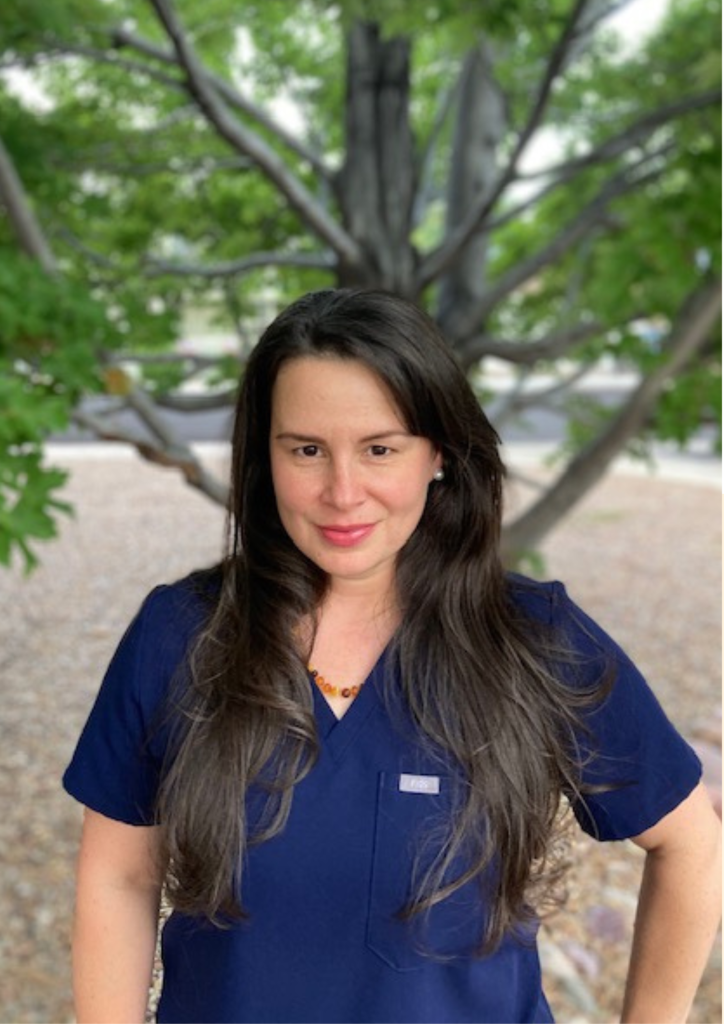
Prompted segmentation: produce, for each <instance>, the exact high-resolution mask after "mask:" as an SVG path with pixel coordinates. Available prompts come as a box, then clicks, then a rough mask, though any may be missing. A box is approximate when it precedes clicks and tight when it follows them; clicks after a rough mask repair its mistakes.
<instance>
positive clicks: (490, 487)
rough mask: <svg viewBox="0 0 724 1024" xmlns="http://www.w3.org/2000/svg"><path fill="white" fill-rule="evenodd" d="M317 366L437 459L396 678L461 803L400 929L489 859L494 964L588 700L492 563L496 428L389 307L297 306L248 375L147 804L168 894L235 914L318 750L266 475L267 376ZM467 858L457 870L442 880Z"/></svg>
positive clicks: (531, 875)
mask: <svg viewBox="0 0 724 1024" xmlns="http://www.w3.org/2000/svg"><path fill="white" fill-rule="evenodd" d="M309 355H315V356H320V355H331V356H334V357H337V358H342V359H353V360H359V361H360V362H361V363H363V364H365V365H366V366H367V367H369V368H370V369H372V370H373V371H374V372H375V373H376V374H377V375H378V376H379V378H380V379H381V380H382V381H383V382H384V383H385V385H386V386H387V388H388V389H389V391H390V392H391V394H392V396H393V398H394V400H395V402H396V405H397V407H398V409H399V412H400V415H401V417H402V419H403V421H404V422H405V424H406V426H407V428H408V429H409V430H410V431H411V433H413V434H415V435H418V436H421V437H426V438H428V439H429V440H430V441H431V442H432V443H433V445H434V446H435V447H436V448H437V449H438V450H439V451H441V452H442V455H443V462H444V467H445V480H444V484H442V485H440V486H434V487H432V488H430V491H429V495H428V499H427V504H426V507H425V510H424V512H423V515H422V518H421V520H420V523H419V524H418V526H417V528H416V530H415V532H414V533H413V535H412V536H411V538H410V539H409V541H408V542H407V544H406V545H405V547H404V548H403V549H402V551H401V552H400V554H399V556H398V564H397V585H398V593H399V599H400V602H401V606H402V611H403V617H402V624H401V625H400V627H399V628H398V630H397V632H396V634H395V637H394V638H393V641H392V644H391V655H390V663H391V664H394V666H395V668H396V671H397V677H398V678H399V679H400V680H401V685H402V691H403V694H404V698H405V700H406V702H407V706H408V707H409V709H410V711H411V713H412V715H413V717H414V720H415V721H416V723H417V725H418V727H419V730H420V733H421V736H422V737H423V738H424V740H425V742H426V743H427V744H428V745H429V748H430V749H431V750H435V751H438V752H440V753H441V754H442V755H443V756H445V757H448V758H451V759H453V761H454V763H456V764H457V766H458V767H459V769H460V775H461V777H462V778H463V779H464V786H463V789H462V796H461V798H460V799H459V800H458V801H457V802H456V805H455V809H454V812H453V815H452V818H451V821H450V823H449V830H448V835H447V837H446V839H445V841H444V842H443V844H442V848H441V851H440V853H439V856H437V858H436V859H435V862H434V863H433V865H432V867H431V868H430V870H429V871H428V872H427V873H426V875H425V877H424V878H422V879H421V880H419V885H418V890H417V894H416V895H415V897H414V898H413V899H412V901H411V902H410V904H409V906H408V907H407V908H405V911H404V912H405V913H406V914H408V915H412V914H415V913H417V912H419V911H423V910H425V909H428V908H430V907H432V906H433V905H434V904H435V903H436V902H438V901H440V900H441V899H444V898H445V896H446V895H447V894H448V893H449V892H451V891H453V890H454V889H456V888H457V887H459V886H460V885H462V884H464V883H465V882H466V881H468V880H469V879H471V878H478V879H480V880H481V884H482V879H483V875H484V874H485V872H486V869H487V868H488V867H489V866H490V865H491V863H493V862H495V864H496V871H495V877H496V888H495V892H494V895H493V906H492V910H491V913H490V914H489V916H488V920H487V925H486V931H485V934H484V935H482V936H481V946H480V948H481V950H483V951H488V950H490V949H493V948H494V947H495V946H496V945H497V944H498V942H499V941H500V940H501V939H502V937H503V935H504V934H505V933H506V932H507V931H508V930H509V929H511V928H513V927H515V926H516V925H517V924H519V923H521V922H523V921H524V920H525V919H526V917H527V916H529V915H530V913H531V912H532V911H531V904H530V900H531V887H532V883H533V882H536V881H539V882H540V881H541V880H543V881H544V882H546V881H548V882H550V880H551V878H552V872H551V871H549V870H548V869H547V867H546V854H547V851H548V850H549V848H550V845H551V840H552V838H553V837H554V835H555V823H556V815H557V811H558V806H559V802H560V798H561V795H562V794H563V793H564V792H571V791H574V792H575V791H576V789H577V787H578V786H579V776H580V765H579V764H578V763H577V760H576V755H575V744H574V743H573V742H572V737H573V735H574V730H575V729H576V728H577V727H578V725H579V723H578V714H579V710H580V707H581V706H583V705H584V704H585V703H586V702H587V701H590V700H592V699H593V696H592V693H591V692H588V691H585V692H584V691H578V692H576V695H575V696H574V695H573V693H574V691H572V689H571V687H570V686H568V685H566V684H565V683H564V681H563V680H562V679H561V678H560V675H561V673H560V672H559V671H558V670H557V669H556V665H557V664H560V663H561V659H564V660H565V654H564V653H562V649H561V648H560V646H558V640H557V639H556V638H555V637H552V636H551V635H550V633H549V632H547V631H546V628H545V626H544V624H542V623H535V622H533V621H528V620H525V621H524V620H523V619H522V618H521V616H520V615H519V614H518V613H517V612H516V611H515V605H514V603H513V601H512V600H511V592H510V585H509V582H508V581H507V579H506V575H505V573H504V570H503V567H502V565H501V561H500V555H499V541H500V528H501V515H502V488H503V478H504V467H503V464H502V462H501V459H500V455H499V450H498V449H499V439H498V437H497V435H496V432H495V430H494V429H493V427H492V426H491V424H490V423H489V421H488V420H487V418H486V416H485V414H484V413H483V411H482V410H481V408H480V405H479V403H478V401H477V399H476V398H475V396H474V394H473V392H472V390H471V388H470V386H469V384H468V382H467V379H466V377H465V375H464V374H463V372H462V371H461V369H460V367H459V366H458V364H457V362H456V361H455V359H454V358H453V356H452V354H451V352H450V350H449V348H448V346H447V344H446V342H445V340H444V338H443V337H442V336H441V334H440V332H439V330H438V328H437V326H436V325H435V323H434V321H432V320H431V319H430V318H429V317H428V316H427V315H426V314H425V313H424V312H422V311H421V310H420V309H418V308H417V307H416V306H414V305H412V304H411V303H408V302H406V301H404V300H402V299H399V298H397V297H394V296H392V295H388V294H386V293H383V292H376V291H362V290H360V291H358V290H350V289H341V290H326V291H320V292H315V293H312V294H309V295H307V296H305V297H303V298H301V299H299V300H298V301H297V302H295V303H293V304H292V305H291V306H290V307H288V308H287V309H286V310H285V311H284V312H282V313H281V314H280V316H279V317H278V318H277V319H276V320H275V321H274V322H273V323H272V324H271V325H270V326H269V327H268V328H267V330H266V331H265V332H264V334H263V336H262V338H261V340H260V342H259V344H258V345H257V347H256V348H255V350H254V352H253V353H252V355H251V357H250V360H249V363H248V365H247V368H246V372H245V375H244V380H243V382H242V386H241V389H240V393H239V400H238V406H237V412H236V420H235V427H234V434H233V447H232V481H231V508H230V514H229V536H228V550H227V554H226V556H225V558H224V560H223V563H222V566H221V589H220V593H219V595H218V598H215V599H214V601H213V602H212V606H211V608H210V612H209V616H208V619H207V621H206V623H205V626H204V628H203V629H202V631H201V632H200V634H199V636H198V637H197V640H196V642H195V646H194V649H193V651H192V654H191V657H190V659H189V664H188V666H187V671H186V673H185V679H184V685H183V687H182V688H181V689H180V692H179V695H178V696H177V698H176V704H175V714H176V723H177V740H176V742H175V744H174V745H173V749H172V753H173V756H172V758H171V759H170V763H169V766H168V769H167V771H166V772H165V775H164V778H163V781H162V785H161V790H160V796H159V802H158V815H159V821H160V822H161V823H162V824H163V827H164V835H165V842H166V847H167V853H168V855H169V858H170V864H171V870H170V877H169V884H168V891H169V897H170V900H171V903H172V905H174V906H175V907H176V908H178V909H180V910H182V911H185V912H188V913H194V914H204V915H206V916H208V917H209V918H210V919H211V920H212V921H215V922H217V923H221V922H223V921H224V919H226V918H233V917H235V916H238V915H239V914H240V913H243V911H242V905H243V904H242V894H243V886H242V865H243V862H244V856H243V854H244V850H245V849H246V847H247V846H248V845H249V844H252V843H257V842H262V841H264V840H265V839H267V838H269V837H270V836H272V835H274V834H276V833H278V832H279V831H280V830H281V829H282V828H283V827H284V824H285V821H286V819H287V816H288V814H289V809H290V806H291V801H292V799H293V791H294V785H295V783H296V782H298V781H299V780H300V779H301V778H303V777H304V775H305V774H306V773H307V772H308V771H309V770H310V768H311V767H312V765H313V763H314V759H315V756H316V753H317V739H316V734H315V723H314V716H313V710H312V693H311V688H310V684H309V679H308V676H307V672H306V668H305V664H306V654H307V653H308V652H305V651H300V650H299V648H298V646H297V645H296V644H295V642H294V639H293V638H294V636H295V627H296V626H297V625H298V623H299V622H300V621H301V620H302V619H303V618H305V617H308V616H310V613H312V612H313V611H314V610H315V608H317V606H318V604H319V602H320V600H321V598H322V597H323V595H324V592H325V587H326V578H325V575H324V573H323V572H322V571H321V570H320V569H319V568H318V567H317V566H316V565H314V564H313V563H312V562H310V561H309V560H308V559H307V558H306V557H305V556H304V555H303V554H302V553H301V552H300V551H299V550H298V549H297V548H296V547H295V546H294V545H293V543H292V542H291V540H290V539H289V537H288V536H287V534H286V532H285V530H284V528H283V526H282V524H281V522H280V519H279V515H278V513H277V508H276V501H275V497H274V489H273V485H272V477H271V469H270V460H269V430H270V421H271V403H272V389H273V386H274V382H275V380H276V377H277V374H278V373H279V369H280V367H281V366H282V365H283V364H284V363H285V362H286V361H287V360H289V359H292V358H297V357H300V356H309ZM252 784H256V785H261V786H262V787H263V788H264V789H265V790H266V793H267V801H266V811H265V813H264V814H263V815H262V819H261V822H260V823H258V824H257V825H256V826H255V828H254V830H253V831H252V827H251V825H250V824H249V822H248V821H247V820H246V817H245V812H244V805H245V795H246V794H247V792H248V790H249V787H250V786H251V785H252ZM461 856H463V857H464V862H465V864H466V865H467V867H466V870H465V871H464V872H463V873H462V874H461V873H460V872H458V873H457V877H454V878H452V880H451V868H452V867H453V866H454V865H456V864H459V863H460V862H461V861H460V858H461ZM543 888H544V889H545V886H543Z"/></svg>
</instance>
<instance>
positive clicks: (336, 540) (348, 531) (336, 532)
mask: <svg viewBox="0 0 724 1024" xmlns="http://www.w3.org/2000/svg"><path fill="white" fill-rule="evenodd" d="M374 528H375V523H363V524H361V525H359V526H319V527H317V529H318V530H319V532H320V533H321V534H322V536H323V537H324V539H325V540H326V541H328V542H329V543H330V544H334V545H335V547H338V548H352V547H354V546H355V544H361V543H362V541H363V540H364V539H365V538H366V537H369V535H370V534H371V533H372V531H373V530H374Z"/></svg>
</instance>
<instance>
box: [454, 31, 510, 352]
mask: <svg viewBox="0 0 724 1024" xmlns="http://www.w3.org/2000/svg"><path fill="white" fill-rule="evenodd" d="M504 131H505V102H504V99H503V96H502V93H501V91H500V89H499V87H498V85H497V83H496V81H495V78H494V75H493V61H492V55H491V52H490V47H489V46H488V45H487V43H485V42H481V44H480V45H479V46H476V47H475V48H474V49H473V50H471V51H470V52H469V53H468V55H467V57H466V59H465V63H464V65H463V70H462V73H461V79H460V89H459V92H458V105H457V113H456V118H455V133H454V138H453V146H452V154H451V157H450V175H449V178H448V193H447V218H446V225H445V227H446V234H447V235H450V234H451V233H452V232H453V231H454V230H455V228H457V227H458V226H459V225H460V224H461V223H462V222H463V221H464V220H465V218H466V217H467V215H468V213H469V212H470V209H471V207H473V206H474V205H475V204H476V203H478V202H480V201H481V200H484V199H485V198H486V197H487V196H489V195H491V194H492V191H493V189H494V187H495V184H496V179H497V176H498V166H497V159H496V154H497V153H498V151H499V147H500V142H501V139H502V137H503V133H504ZM487 254H488V239H487V236H486V234H485V233H483V232H478V233H477V234H476V235H474V236H473V237H472V238H471V240H470V241H469V242H468V243H467V245H466V246H465V247H464V248H463V249H462V250H461V252H460V254H459V255H458V257H457V258H456V260H455V262H454V264H453V265H452V267H451V268H450V270H449V271H448V272H447V273H446V274H445V275H444V277H442V278H441V280H440V294H439V300H438V316H437V319H438V322H439V323H440V326H441V327H442V329H443V331H444V332H445V334H446V335H447V336H448V338H450V340H451V341H452V342H453V344H455V343H457V342H459V341H462V339H463V336H464V333H465V328H464V326H463V325H467V324H468V323H469V321H470V318H471V312H473V311H474V310H475V309H476V308H477V307H478V306H479V305H480V304H481V302H482V299H483V296H484V292H485V265H486V262H487ZM480 327H481V325H480V323H479V322H478V323H477V324H476V328H477V330H478V331H479V330H480Z"/></svg>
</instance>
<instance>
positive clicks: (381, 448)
mask: <svg viewBox="0 0 724 1024" xmlns="http://www.w3.org/2000/svg"><path fill="white" fill-rule="evenodd" d="M391 451H392V449H391V448H388V447H387V445H384V444H372V445H370V448H369V452H370V455H374V456H375V457H377V458H380V457H381V456H383V455H389V454H390V452H391Z"/></svg>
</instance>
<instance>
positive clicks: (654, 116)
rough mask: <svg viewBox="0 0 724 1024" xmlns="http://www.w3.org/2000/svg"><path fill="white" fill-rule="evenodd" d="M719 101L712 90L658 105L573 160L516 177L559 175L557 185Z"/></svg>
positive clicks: (665, 149)
mask: <svg viewBox="0 0 724 1024" xmlns="http://www.w3.org/2000/svg"><path fill="white" fill-rule="evenodd" d="M719 103H721V93H720V92H719V91H718V90H715V89H710V90H707V91H706V92H702V93H698V94H697V95H695V96H689V97H687V98H686V99H683V100H678V101H677V102H676V103H667V104H665V105H664V106H663V107H659V108H658V110H653V111H651V113H649V114H646V115H645V116H644V117H641V118H639V119H638V120H637V121H634V122H633V123H632V124H630V125H628V126H627V127H626V128H624V129H623V130H622V131H620V132H619V133H618V134H617V135H612V136H611V138H609V139H606V140H605V141H604V142H602V143H601V144H600V145H599V146H596V147H595V148H594V149H592V150H591V151H590V152H588V153H585V154H584V155H583V156H580V157H576V158H575V159H573V160H566V161H565V162H564V163H561V164H555V165H553V166H552V167H548V168H545V169H543V170H540V171H535V172H533V173H530V174H519V175H518V176H517V180H518V181H535V180H536V179H537V178H544V177H549V176H551V175H558V176H559V179H558V182H557V183H558V184H561V183H562V182H564V181H569V180H570V179H571V177H572V176H573V174H575V173H577V172H578V171H580V170H583V169H584V168H587V167H592V166H594V165H595V164H600V163H603V162H605V161H606V160H613V159H615V158H616V157H618V156H621V155H622V154H623V153H625V152H626V151H627V150H629V149H631V148H632V146H633V145H634V144H635V143H637V142H639V141H640V140H641V139H642V138H645V137H647V136H650V135H651V134H652V133H653V132H654V131H655V130H656V129H657V128H660V127H661V125H663V124H668V123H669V122H670V121H673V120H675V119H676V118H678V117H683V116H684V114H689V113H691V112H692V111H693V110H701V109H704V108H706V107H710V106H714V105H716V104H719ZM668 148H669V147H668V146H667V147H663V148H662V150H660V151H659V152H666V151H667V150H668Z"/></svg>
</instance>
